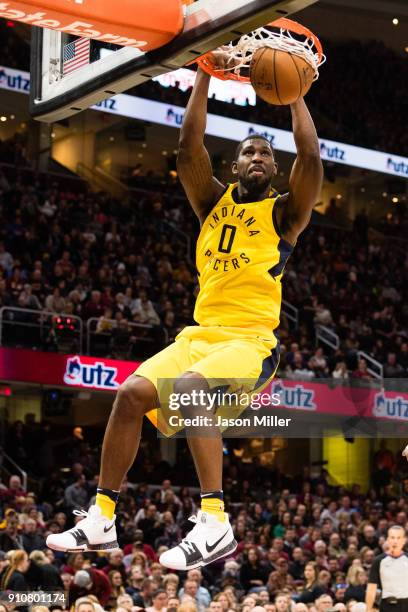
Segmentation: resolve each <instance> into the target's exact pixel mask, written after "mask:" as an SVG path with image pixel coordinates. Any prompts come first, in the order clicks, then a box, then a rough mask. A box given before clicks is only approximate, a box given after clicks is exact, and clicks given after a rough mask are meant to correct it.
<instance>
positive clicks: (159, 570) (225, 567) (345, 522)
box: [0, 428, 408, 612]
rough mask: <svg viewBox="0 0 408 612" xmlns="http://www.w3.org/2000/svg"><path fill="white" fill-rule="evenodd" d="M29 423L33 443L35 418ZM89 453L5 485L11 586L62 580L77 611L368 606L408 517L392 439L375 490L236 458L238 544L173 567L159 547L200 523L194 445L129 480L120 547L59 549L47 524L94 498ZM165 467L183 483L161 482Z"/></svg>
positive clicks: (6, 580) (6, 582)
mask: <svg viewBox="0 0 408 612" xmlns="http://www.w3.org/2000/svg"><path fill="white" fill-rule="evenodd" d="M10 433H12V432H10ZM21 433H22V436H23V437H24V439H25V441H26V442H25V444H26V446H25V448H26V452H27V454H29V453H30V448H29V440H31V442H32V437H31V438H30V435H29V429H28V428H22V430H21ZM32 433H33V432H32V431H31V434H32ZM31 452H32V453H33V455H35V450H33V449H31ZM71 452H72V446H71ZM186 453H187V451H186ZM82 460H83V462H84V463H80V462H79V461H78V460H77V461H75V462H74V463H73V464H72V465H71V468H70V469H69V470H65V471H64V472H62V471H60V472H59V471H57V470H55V471H54V472H52V473H50V474H48V475H47V476H45V477H43V479H42V486H41V487H40V489H39V490H38V492H37V493H34V492H30V491H27V490H24V488H23V487H22V483H21V480H20V477H19V476H17V475H12V476H11V477H10V480H9V481H8V482H6V483H2V484H0V499H1V521H2V522H1V524H0V587H1V588H0V590H2V591H4V590H7V589H9V590H22V591H31V590H43V589H44V590H52V591H60V592H63V593H64V594H65V595H67V596H68V597H69V605H70V606H74V605H75V606H76V610H78V609H79V606H81V605H82V603H83V602H85V603H87V605H88V606H90V608H89V610H88V612H91V611H93V612H100V611H101V609H104V610H116V611H119V612H122V610H123V609H124V610H127V611H128V612H137V611H139V610H147V611H148V612H168V611H169V610H171V611H172V612H176V611H177V612H204V611H205V610H210V611H212V612H250V611H251V610H255V612H295V611H296V612H307V611H308V610H309V611H311V612H328V611H330V610H337V611H338V612H364V609H365V608H364V604H363V603H362V602H364V597H365V588H366V583H367V579H368V575H369V571H370V567H371V564H372V562H373V559H374V557H375V556H376V555H377V554H379V553H380V552H382V551H383V550H384V549H385V547H386V543H385V540H386V532H387V528H388V527H389V526H390V525H392V524H398V525H401V526H403V527H405V528H406V527H407V526H408V525H407V520H408V519H407V512H408V503H407V493H408V478H407V477H406V468H405V465H404V464H403V463H402V462H401V461H402V458H401V457H400V456H398V457H394V455H393V453H392V452H390V451H389V450H388V449H387V448H386V446H385V444H383V445H382V446H381V448H380V450H379V451H378V452H377V453H376V455H375V457H374V462H373V486H372V488H371V489H370V490H369V491H368V492H367V493H362V491H361V489H360V487H359V486H358V485H354V486H353V487H352V488H351V489H350V490H347V489H345V488H343V487H338V486H332V485H330V484H329V478H328V474H327V472H326V471H325V470H324V469H320V470H317V472H315V473H314V475H311V473H310V470H309V468H306V467H305V468H303V470H302V471H301V472H300V473H299V474H298V475H296V476H294V477H288V476H285V475H284V474H283V473H281V472H279V470H272V469H270V468H267V467H262V466H261V465H257V463H256V461H254V462H253V463H251V464H245V463H241V462H239V463H237V462H236V461H235V460H234V459H233V458H232V457H225V459H224V496H225V499H226V503H227V508H228V511H229V512H230V514H231V517H232V522H233V525H234V529H235V534H236V538H237V540H238V542H239V545H238V548H237V550H236V552H235V553H234V554H233V555H232V556H231V557H229V558H226V559H224V560H221V561H218V562H216V563H214V564H211V565H210V566H207V567H204V568H202V570H199V569H195V570H190V571H188V572H187V573H183V572H171V571H169V570H166V569H165V568H163V567H162V566H161V565H160V564H159V563H158V556H159V555H160V553H161V552H162V551H164V550H165V549H166V548H167V547H171V546H173V545H174V544H175V543H176V542H178V541H179V540H180V538H182V537H183V536H184V535H185V534H186V532H188V531H189V530H190V529H191V523H189V520H188V519H189V517H190V516H191V515H192V514H194V512H195V510H196V508H197V505H198V504H199V491H198V489H197V488H195V486H194V485H195V484H196V483H194V482H193V483H192V486H186V483H189V482H191V480H190V479H191V474H192V473H193V470H192V468H191V463H190V462H191V460H190V459H188V458H187V454H186V455H185V456H182V457H180V458H179V460H178V462H177V464H176V465H175V466H174V467H173V470H172V469H171V468H170V466H167V467H166V466H164V465H163V462H161V463H160V462H159V461H157V459H156V462H151V464H150V473H149V472H148V469H146V467H147V460H146V458H143V453H142V455H141V456H140V457H139V458H138V459H137V462H136V465H135V469H136V471H137V472H138V474H139V475H140V473H143V474H144V476H145V477H146V479H148V482H149V483H151V484H150V485H147V484H145V483H141V482H139V483H138V484H132V483H131V482H130V481H127V480H126V481H125V482H124V484H123V486H122V490H121V496H120V500H119V503H118V506H117V528H118V541H119V545H120V549H119V550H117V551H114V552H112V553H110V554H104V553H85V554H83V553H73V554H65V553H59V552H55V551H51V550H49V549H47V548H46V546H45V538H46V536H47V534H49V533H56V532H58V531H61V530H64V529H66V528H67V527H71V526H72V525H73V521H74V520H75V521H77V520H79V519H80V518H81V513H82V514H83V512H84V511H83V510H82V509H83V508H86V507H87V506H88V504H90V503H92V502H93V499H94V496H95V493H96V486H97V481H98V476H97V471H96V469H97V468H95V465H93V462H94V461H96V460H97V459H96V455H94V456H93V457H92V456H91V455H90V454H89V453H85V455H84V456H83V457H82ZM404 461H405V460H404ZM165 472H167V474H174V475H175V479H176V482H177V483H180V484H173V483H172V481H171V480H169V479H168V478H166V479H164V480H163V481H161V480H160V479H161V476H162V474H163V473H165ZM188 472H189V474H190V476H189V475H188ZM155 482H156V483H157V484H154V483H155ZM181 483H183V484H181ZM74 511H75V513H74V514H73V512H74ZM83 598H85V600H84V599H83ZM356 604H359V606H358V607H357V608H356V607H355V605H356ZM53 607H54V608H55V609H63V608H64V606H63V605H61V603H59V604H57V605H55V606H53ZM37 612H39V611H38V610H37ZM40 612H41V611H40ZM81 612H84V611H82V610H81Z"/></svg>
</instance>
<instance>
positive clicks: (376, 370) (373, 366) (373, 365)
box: [357, 351, 384, 380]
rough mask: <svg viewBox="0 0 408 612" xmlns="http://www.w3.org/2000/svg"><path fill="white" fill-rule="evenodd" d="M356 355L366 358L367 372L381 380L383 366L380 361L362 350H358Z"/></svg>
mask: <svg viewBox="0 0 408 612" xmlns="http://www.w3.org/2000/svg"><path fill="white" fill-rule="evenodd" d="M357 357H358V359H365V360H366V362H367V372H368V373H369V374H371V376H373V377H374V378H377V379H378V380H382V379H383V378H384V367H383V365H382V363H380V362H379V361H377V360H376V359H374V357H372V356H371V355H369V354H368V353H365V352H364V351H358V352H357Z"/></svg>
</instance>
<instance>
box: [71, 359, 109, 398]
mask: <svg viewBox="0 0 408 612" xmlns="http://www.w3.org/2000/svg"><path fill="white" fill-rule="evenodd" d="M117 375H118V369H117V368H115V367H109V366H107V365H106V364H104V363H103V361H97V362H95V363H93V364H89V363H83V362H82V361H81V358H80V357H79V356H78V355H75V357H69V358H68V359H67V365H66V368H65V374H64V383H65V384H66V385H73V386H75V387H88V388H92V389H107V390H114V389H117V388H118V387H119V383H118V381H117Z"/></svg>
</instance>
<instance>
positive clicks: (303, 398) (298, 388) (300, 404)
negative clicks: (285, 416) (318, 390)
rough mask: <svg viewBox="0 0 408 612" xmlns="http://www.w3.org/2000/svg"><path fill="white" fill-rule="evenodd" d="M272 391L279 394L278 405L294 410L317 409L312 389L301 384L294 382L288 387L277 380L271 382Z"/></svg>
mask: <svg viewBox="0 0 408 612" xmlns="http://www.w3.org/2000/svg"><path fill="white" fill-rule="evenodd" d="M272 392H273V393H274V394H279V395H280V398H281V401H280V405H281V406H284V407H285V408H293V409H295V410H314V411H315V410H317V405H316V402H315V392H314V390H313V389H310V388H309V389H308V388H307V387H304V386H303V385H302V384H296V385H295V386H293V387H292V386H291V387H289V386H286V385H284V384H283V382H282V381H281V380H277V381H276V382H273V383H272Z"/></svg>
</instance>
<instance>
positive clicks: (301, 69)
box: [250, 47, 314, 106]
mask: <svg viewBox="0 0 408 612" xmlns="http://www.w3.org/2000/svg"><path fill="white" fill-rule="evenodd" d="M313 76H314V73H313V68H312V66H311V65H310V64H309V63H308V62H307V61H306V60H304V59H303V58H301V57H299V56H298V55H293V54H292V53H288V52H286V51H278V50H277V49H272V48H270V47H262V48H260V49H258V50H257V51H255V53H254V54H253V57H252V61H251V66H250V79H251V83H252V87H253V88H254V89H255V91H256V93H257V95H258V96H259V97H260V98H262V100H265V102H268V103H269V104H274V105H276V106H281V105H284V104H292V103H293V102H296V100H298V99H299V98H300V97H303V96H305V95H306V94H307V92H308V91H309V89H310V87H311V85H312V82H313Z"/></svg>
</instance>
